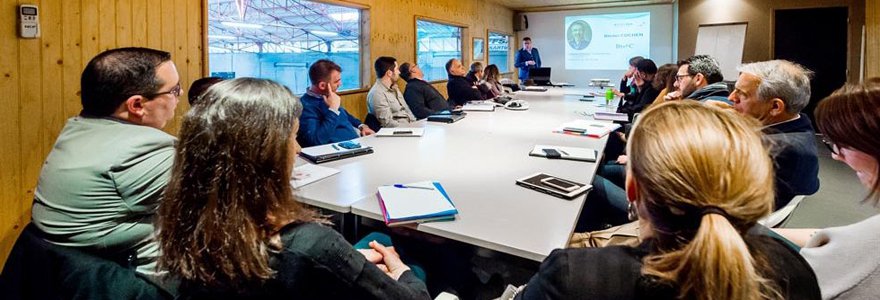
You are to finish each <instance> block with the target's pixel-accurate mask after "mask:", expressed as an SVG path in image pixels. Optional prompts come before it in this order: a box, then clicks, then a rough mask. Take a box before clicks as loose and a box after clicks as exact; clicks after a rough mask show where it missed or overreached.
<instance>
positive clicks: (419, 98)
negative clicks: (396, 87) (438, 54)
mask: <svg viewBox="0 0 880 300" xmlns="http://www.w3.org/2000/svg"><path fill="white" fill-rule="evenodd" d="M400 78H403V80H406V90H405V91H404V92H403V99H405V100H406V104H407V105H409V108H410V109H411V110H412V113H413V115H415V116H416V118H418V119H424V118H427V117H428V116H430V115H433V114H437V113H439V112H442V111H445V110H449V104H448V103H446V99H445V98H443V95H441V94H440V91H437V89H436V88H434V86H433V85H431V84H430V83H428V82H427V81H425V80H424V78H425V73H423V72H422V69H421V68H419V66H418V65H416V64H410V63H403V64H402V65H400Z"/></svg>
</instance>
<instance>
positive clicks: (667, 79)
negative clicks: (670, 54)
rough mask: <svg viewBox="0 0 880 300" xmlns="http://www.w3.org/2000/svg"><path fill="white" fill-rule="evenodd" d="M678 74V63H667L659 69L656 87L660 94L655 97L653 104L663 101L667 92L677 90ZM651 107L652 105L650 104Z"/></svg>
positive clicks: (655, 79)
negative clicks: (676, 76) (676, 80)
mask: <svg viewBox="0 0 880 300" xmlns="http://www.w3.org/2000/svg"><path fill="white" fill-rule="evenodd" d="M677 74H678V65H676V64H665V65H662V66H660V68H659V69H657V75H656V76H654V82H653V84H654V89H655V90H658V91H660V94H659V95H657V97H656V98H654V101H653V102H652V104H651V105H657V104H660V103H663V98H664V97H666V94H669V93H671V92H673V91H675V75H677ZM649 107H650V106H649Z"/></svg>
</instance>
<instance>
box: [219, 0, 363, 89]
mask: <svg viewBox="0 0 880 300" xmlns="http://www.w3.org/2000/svg"><path fill="white" fill-rule="evenodd" d="M360 20H361V11H360V10H358V9H355V8H349V7H344V6H338V5H330V4H323V3H317V2H311V1H273V0H262V1H236V0H208V69H209V71H210V74H211V76H218V77H224V78H235V77H259V78H267V79H272V80H275V81H278V82H280V83H281V84H284V85H286V86H287V87H289V88H290V89H291V90H292V91H293V92H294V93H296V94H300V93H303V92H305V90H306V89H307V88H308V86H309V85H310V82H309V74H308V73H309V67H310V66H311V64H312V63H313V62H315V61H316V60H319V59H330V60H332V61H334V62H336V63H337V64H339V66H341V67H342V70H343V72H342V86H341V87H340V90H351V89H358V88H361V87H362V83H361V78H360V77H361V41H360V38H361V37H360V33H361V28H360Z"/></svg>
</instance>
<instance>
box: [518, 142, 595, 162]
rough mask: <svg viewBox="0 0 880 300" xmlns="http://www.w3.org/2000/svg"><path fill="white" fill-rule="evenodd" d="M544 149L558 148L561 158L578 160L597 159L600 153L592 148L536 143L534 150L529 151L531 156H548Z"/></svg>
mask: <svg viewBox="0 0 880 300" xmlns="http://www.w3.org/2000/svg"><path fill="white" fill-rule="evenodd" d="M544 149H553V150H556V152H559V154H560V155H561V156H560V157H559V159H568V160H578V161H586V162H594V161H596V156H598V155H599V151H596V150H595V149H590V148H579V147H563V146H550V145H535V148H533V149H532V152H529V156H538V157H547V153H545V152H544Z"/></svg>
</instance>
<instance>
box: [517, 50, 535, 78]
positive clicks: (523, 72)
mask: <svg viewBox="0 0 880 300" xmlns="http://www.w3.org/2000/svg"><path fill="white" fill-rule="evenodd" d="M530 60H534V61H535V64H534V65H531V66H529V65H526V62H527V61H530ZM513 66H514V67H516V68H518V69H519V80H526V79H529V70H530V69H534V68H540V67H541V54H539V53H538V49H537V48H532V53H529V51H526V49H522V48H520V49H519V50H518V51H516V57H515V59H514V62H513Z"/></svg>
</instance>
